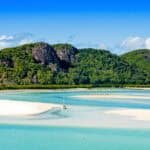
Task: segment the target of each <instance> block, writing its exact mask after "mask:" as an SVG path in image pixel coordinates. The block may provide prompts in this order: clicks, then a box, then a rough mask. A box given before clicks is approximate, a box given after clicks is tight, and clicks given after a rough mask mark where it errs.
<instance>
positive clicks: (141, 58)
mask: <svg viewBox="0 0 150 150" xmlns="http://www.w3.org/2000/svg"><path fill="white" fill-rule="evenodd" d="M135 53H136V54H137V55H135ZM149 53H150V52H149V50H146V52H145V53H144V55H143V51H142V50H138V51H134V52H131V53H128V54H125V55H123V56H117V55H114V54H112V53H110V52H109V51H106V50H100V49H77V48H75V47H74V46H72V45H70V44H56V45H49V44H47V43H43V42H39V43H32V44H26V45H23V46H19V47H15V48H6V49H3V50H1V51H0V84H1V85H2V84H3V85H4V84H22V85H29V84H68V85H78V84H94V85H96V84H97V85H98V84H106V83H108V84H130V83H131V84H150V70H149V67H150V63H149V61H150V54H149Z"/></svg>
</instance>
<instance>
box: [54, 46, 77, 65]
mask: <svg viewBox="0 0 150 150" xmlns="http://www.w3.org/2000/svg"><path fill="white" fill-rule="evenodd" d="M53 47H54V49H55V51H56V53H57V56H58V58H59V59H60V60H61V61H62V62H66V63H68V64H71V63H73V62H74V60H75V56H76V54H77V53H78V49H77V48H75V47H73V46H72V45H69V44H56V45H53Z"/></svg>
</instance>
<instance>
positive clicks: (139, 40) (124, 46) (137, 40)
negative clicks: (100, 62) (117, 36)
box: [118, 36, 150, 53]
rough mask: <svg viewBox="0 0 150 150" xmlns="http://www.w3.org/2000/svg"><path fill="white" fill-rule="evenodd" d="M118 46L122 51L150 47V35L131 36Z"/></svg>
mask: <svg viewBox="0 0 150 150" xmlns="http://www.w3.org/2000/svg"><path fill="white" fill-rule="evenodd" d="M118 48H120V52H121V53H125V52H128V51H131V50H135V49H144V48H146V49H150V37H147V38H143V37H139V36H136V37H129V38H127V39H125V40H124V41H123V42H122V43H121V45H120V46H119V47H118Z"/></svg>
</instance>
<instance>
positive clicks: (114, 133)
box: [0, 89, 150, 150]
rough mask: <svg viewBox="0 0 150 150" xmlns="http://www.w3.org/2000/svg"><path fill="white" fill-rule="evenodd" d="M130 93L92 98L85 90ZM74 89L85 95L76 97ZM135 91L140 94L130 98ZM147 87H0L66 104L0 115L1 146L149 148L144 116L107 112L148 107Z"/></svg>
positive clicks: (21, 149)
mask: <svg viewBox="0 0 150 150" xmlns="http://www.w3.org/2000/svg"><path fill="white" fill-rule="evenodd" d="M95 94H97V95H101V94H103V95H107V94H110V95H127V96H131V97H132V98H128V99H122V98H110V99H104V98H99V99H92V100H91V98H88V95H95ZM79 95H87V99H80V98H79V97H78V98H77V97H74V96H79ZM133 96H139V97H140V99H134V97H133ZM144 96H146V97H149V96H150V90H138V89H92V90H81V89H80V90H61V91H60V90H56V91H52V90H47V91H42V90H39V91H29V90H28V91H7V92H5V91H2V92H0V99H1V100H4V99H7V100H8V99H9V100H15V101H30V102H42V103H55V104H62V103H65V104H66V105H67V108H68V109H67V110H63V111H59V112H57V111H56V112H53V113H51V112H46V113H44V114H40V115H36V116H26V117H4V116H1V117H0V133H1V136H0V149H4V150H10V149H11V150H27V149H28V150H32V149H36V150H49V149H53V150H60V149H61V150H63V149H64V150H75V149H79V150H84V149H86V150H91V149H94V150H97V149H102V150H120V149H121V150H127V149H128V150H133V149H135V150H141V149H142V150H149V149H150V142H149V141H150V120H142V121H141V120H137V119H136V118H134V117H133V116H130V115H123V116H122V115H118V114H111V113H108V112H110V111H115V110H120V109H121V110H122V109H131V110H146V111H150V99H144V98H143V99H142V97H144Z"/></svg>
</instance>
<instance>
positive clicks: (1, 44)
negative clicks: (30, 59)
mask: <svg viewBox="0 0 150 150" xmlns="http://www.w3.org/2000/svg"><path fill="white" fill-rule="evenodd" d="M10 45H11V44H10V43H9V42H6V41H0V49H3V48H6V47H9V46H10Z"/></svg>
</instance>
